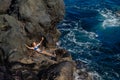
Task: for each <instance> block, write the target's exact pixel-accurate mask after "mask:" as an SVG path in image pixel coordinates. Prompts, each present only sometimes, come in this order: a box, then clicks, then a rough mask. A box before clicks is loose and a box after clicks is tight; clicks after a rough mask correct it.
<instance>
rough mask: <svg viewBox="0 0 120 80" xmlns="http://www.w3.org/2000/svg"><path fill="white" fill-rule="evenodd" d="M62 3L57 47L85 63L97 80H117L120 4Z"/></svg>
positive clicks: (94, 0)
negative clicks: (63, 9) (59, 36)
mask: <svg viewBox="0 0 120 80" xmlns="http://www.w3.org/2000/svg"><path fill="white" fill-rule="evenodd" d="M64 1H65V5H66V15H65V18H64V20H63V21H62V22H61V23H60V24H59V25H58V29H59V30H60V31H61V32H62V35H61V38H60V41H59V43H60V46H62V47H63V48H65V49H67V50H68V51H69V52H70V53H71V54H72V56H73V59H74V60H76V61H82V62H84V63H86V64H87V66H88V67H89V70H91V71H92V72H94V73H95V74H97V75H99V77H100V78H98V80H120V16H119V15H117V13H116V12H117V11H120V0H64ZM95 80H96V79H95Z"/></svg>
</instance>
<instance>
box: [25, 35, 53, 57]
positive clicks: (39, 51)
mask: <svg viewBox="0 0 120 80" xmlns="http://www.w3.org/2000/svg"><path fill="white" fill-rule="evenodd" d="M43 40H44V37H42V40H41V41H40V42H39V43H38V44H37V43H36V42H33V43H32V47H29V46H28V45H25V46H26V47H27V48H28V49H31V50H35V51H37V52H38V53H42V54H45V55H48V56H51V57H55V55H53V54H51V53H49V52H47V51H45V50H41V49H40V45H41V44H42V42H43Z"/></svg>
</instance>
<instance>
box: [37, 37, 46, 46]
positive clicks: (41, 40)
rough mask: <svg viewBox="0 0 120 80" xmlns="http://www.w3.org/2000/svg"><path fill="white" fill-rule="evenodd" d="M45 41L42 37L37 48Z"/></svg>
mask: <svg viewBox="0 0 120 80" xmlns="http://www.w3.org/2000/svg"><path fill="white" fill-rule="evenodd" d="M43 40H44V37H42V40H41V41H40V42H39V43H38V44H37V46H40V45H41V43H42V42H43Z"/></svg>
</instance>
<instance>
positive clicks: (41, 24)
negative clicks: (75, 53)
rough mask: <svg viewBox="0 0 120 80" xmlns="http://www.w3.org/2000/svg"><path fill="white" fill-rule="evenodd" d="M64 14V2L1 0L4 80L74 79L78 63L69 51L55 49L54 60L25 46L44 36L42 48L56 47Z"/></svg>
mask: <svg viewBox="0 0 120 80" xmlns="http://www.w3.org/2000/svg"><path fill="white" fill-rule="evenodd" d="M64 13H65V11H64V3H63V0H0V79H1V80H73V72H74V70H75V62H74V61H73V60H72V58H71V55H70V54H69V53H68V52H67V51H66V50H64V49H56V50H55V51H54V53H55V54H56V55H57V57H56V58H55V59H54V58H51V57H48V56H45V55H43V54H38V53H36V52H34V51H31V50H28V49H27V48H26V47H25V44H28V45H30V44H31V43H32V42H33V41H40V39H41V36H44V37H45V40H44V42H43V46H45V47H46V49H48V50H49V49H51V48H52V49H54V48H56V42H57V41H58V39H59V36H60V32H59V31H58V30H57V28H56V25H57V23H58V22H60V21H61V20H62V19H63V17H64ZM31 54H32V55H31Z"/></svg>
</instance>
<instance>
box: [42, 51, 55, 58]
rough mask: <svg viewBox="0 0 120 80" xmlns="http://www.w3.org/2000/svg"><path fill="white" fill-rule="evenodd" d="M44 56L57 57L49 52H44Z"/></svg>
mask: <svg viewBox="0 0 120 80" xmlns="http://www.w3.org/2000/svg"><path fill="white" fill-rule="evenodd" d="M42 53H43V54H45V55H47V56H51V57H55V55H53V54H51V53H49V52H46V51H42Z"/></svg>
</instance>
